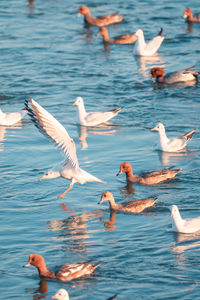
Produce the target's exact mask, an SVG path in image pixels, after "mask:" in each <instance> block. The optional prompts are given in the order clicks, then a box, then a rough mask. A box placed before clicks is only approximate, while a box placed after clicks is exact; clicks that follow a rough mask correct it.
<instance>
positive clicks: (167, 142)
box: [150, 123, 196, 152]
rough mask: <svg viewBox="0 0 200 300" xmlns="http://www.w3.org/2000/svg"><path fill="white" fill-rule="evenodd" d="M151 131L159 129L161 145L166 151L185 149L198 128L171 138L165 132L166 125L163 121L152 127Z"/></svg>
mask: <svg viewBox="0 0 200 300" xmlns="http://www.w3.org/2000/svg"><path fill="white" fill-rule="evenodd" d="M150 130H151V131H154V130H156V131H158V132H159V135H160V146H161V149H162V150H163V151H166V152H178V151H181V150H183V149H184V148H185V147H186V145H187V143H188V142H189V141H190V140H191V138H192V136H193V134H194V133H195V131H196V128H194V129H193V130H191V131H189V132H187V133H185V134H183V135H181V136H179V137H178V138H171V139H169V138H168V137H167V136H166V133H165V126H164V125H163V124H162V123H158V124H157V125H156V127H154V128H152V129H150Z"/></svg>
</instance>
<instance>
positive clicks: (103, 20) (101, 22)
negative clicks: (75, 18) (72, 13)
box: [78, 5, 124, 27]
mask: <svg viewBox="0 0 200 300" xmlns="http://www.w3.org/2000/svg"><path fill="white" fill-rule="evenodd" d="M78 13H79V15H84V21H85V23H87V24H89V25H93V26H100V27H102V26H108V25H111V24H115V23H119V22H121V21H122V20H123V18H124V17H122V16H120V15H119V14H118V13H113V14H111V15H105V16H99V17H92V16H91V14H90V9H89V8H88V7H87V6H86V5H82V6H80V7H79V10H78Z"/></svg>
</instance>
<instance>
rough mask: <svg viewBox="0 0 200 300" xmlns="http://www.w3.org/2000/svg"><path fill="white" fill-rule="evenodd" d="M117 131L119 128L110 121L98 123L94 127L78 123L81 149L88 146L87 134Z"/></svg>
mask: <svg viewBox="0 0 200 300" xmlns="http://www.w3.org/2000/svg"><path fill="white" fill-rule="evenodd" d="M118 131H119V128H118V127H117V126H116V125H113V124H112V123H109V122H107V123H104V124H100V125H98V126H96V127H86V126H81V125H78V134H79V137H78V140H79V142H80V144H81V150H85V149H87V148H88V143H87V140H86V139H87V136H88V134H96V135H97V134H99V135H114V134H115V133H116V132H118Z"/></svg>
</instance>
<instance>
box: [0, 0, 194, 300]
mask: <svg viewBox="0 0 200 300" xmlns="http://www.w3.org/2000/svg"><path fill="white" fill-rule="evenodd" d="M29 3H30V5H33V3H34V1H33V0H31V1H29ZM78 13H79V15H83V16H84V22H85V23H86V24H87V25H88V26H98V27H100V28H99V32H98V35H102V37H103V42H104V43H115V44H135V45H134V54H135V55H139V56H153V55H154V54H155V53H156V52H157V51H158V49H159V48H160V46H161V44H162V42H163V40H164V36H162V32H163V30H162V28H161V29H160V31H159V32H158V34H157V35H156V36H155V37H154V38H153V39H152V40H151V41H149V42H145V38H144V33H143V30H141V29H138V30H137V31H136V32H135V33H127V34H124V35H120V36H116V37H113V38H109V33H108V29H107V28H106V26H109V25H111V24H115V23H119V22H122V21H123V19H124V18H123V17H122V16H120V15H119V14H118V13H113V14H110V15H105V16H100V17H92V16H91V13H90V9H89V8H88V7H87V6H85V5H83V6H81V7H80V8H79V10H78ZM184 18H186V19H187V22H199V23H200V16H198V17H194V16H193V13H192V11H191V9H189V8H187V9H185V12H184ZM199 73H200V72H198V71H195V70H194V66H192V67H190V68H186V69H184V70H182V71H178V72H174V73H171V74H166V75H165V72H164V70H163V69H162V68H161V67H154V68H152V69H151V70H150V75H151V77H152V79H154V78H155V79H156V82H157V84H167V85H170V84H174V83H176V82H184V83H187V82H188V81H197V77H198V75H199ZM73 105H74V106H77V123H78V124H79V125H82V126H86V127H92V126H99V125H100V124H102V123H107V122H108V121H109V120H111V119H112V118H113V117H115V116H116V115H117V114H118V113H121V111H122V110H123V108H122V107H118V108H113V109H112V110H109V111H102V112H87V111H86V109H85V105H84V100H83V98H82V97H77V99H76V101H75V102H74V103H73ZM122 113H123V112H122ZM26 114H28V116H29V117H30V119H31V121H32V122H33V124H34V125H35V126H36V128H37V129H38V130H39V131H40V132H41V133H42V134H43V135H44V136H46V137H47V138H48V139H49V140H50V141H52V142H53V143H54V144H56V145H57V147H58V148H59V149H60V150H61V152H62V153H63V154H64V156H65V160H64V162H62V163H61V165H60V167H59V168H58V169H56V170H49V171H48V172H47V173H46V174H44V175H43V176H42V177H40V178H39V181H41V180H43V179H51V178H57V177H63V178H65V179H66V180H69V181H70V184H69V187H68V188H67V189H66V190H65V191H64V192H63V193H62V194H61V195H60V196H59V198H63V197H64V196H65V195H66V193H67V192H69V191H70V190H71V189H72V188H73V186H74V184H75V183H79V184H81V185H82V184H85V183H87V182H99V183H105V181H104V180H102V179H99V178H98V177H96V176H94V175H92V174H90V173H88V172H86V171H84V170H83V169H81V168H80V166H79V161H78V157H77V154H76V145H75V142H74V140H73V139H72V138H71V137H70V136H69V134H68V132H67V130H66V129H65V128H64V127H63V125H62V124H61V123H60V122H59V121H58V120H56V118H55V117H54V116H53V115H52V114H50V113H49V112H48V111H47V110H46V109H45V108H44V107H42V106H41V105H40V104H39V103H38V102H36V101H35V100H34V99H32V98H29V99H28V100H26V101H25V108H24V109H23V110H22V111H21V112H15V113H3V112H2V110H1V109H0V125H3V126H12V125H13V124H16V123H17V122H19V121H20V120H21V119H22V118H24V117H25V115H26ZM151 131H158V133H159V136H160V147H161V150H162V151H166V152H172V153H175V152H181V151H184V150H185V148H186V146H187V144H188V142H189V141H190V140H191V139H192V136H193V134H194V133H195V131H196V128H194V129H192V130H191V131H189V132H188V133H185V134H182V135H180V136H179V137H177V138H168V137H167V135H166V132H165V126H164V125H163V124H162V123H158V124H157V125H156V126H155V127H154V128H152V129H151ZM181 171H182V170H181V169H175V167H170V168H167V169H163V170H155V171H146V172H144V173H142V174H141V175H135V174H133V168H132V166H131V164H130V163H129V162H126V161H125V162H122V163H121V164H120V170H119V172H118V174H116V175H117V176H119V175H121V174H123V173H125V175H126V180H127V182H128V183H134V184H142V185H156V184H162V183H163V182H164V181H166V180H171V179H174V178H175V177H176V175H177V174H178V173H179V172H181ZM157 200H158V197H156V196H155V197H148V198H145V199H138V200H132V201H127V202H122V203H120V204H117V203H116V202H115V199H114V196H113V194H112V193H111V192H110V191H105V192H103V193H102V195H101V198H100V201H99V204H101V203H103V202H104V201H108V202H109V206H110V210H111V211H115V212H116V211H122V212H125V213H141V212H142V211H144V210H145V209H147V208H149V207H152V206H154V205H155V203H156V202H157ZM171 216H172V226H173V230H174V231H177V232H181V233H194V232H197V231H199V230H200V217H199V218H193V219H182V217H181V214H180V212H179V209H178V207H177V206H176V205H173V206H172V209H171ZM101 263H103V262H97V263H96V264H92V263H91V262H90V261H89V262H82V263H75V264H68V265H64V266H63V267H62V268H61V269H60V270H59V271H58V272H57V273H55V272H53V271H51V270H48V269H47V267H46V264H45V260H44V258H43V257H42V256H41V255H39V254H35V253H32V254H30V256H29V259H28V264H26V265H25V267H28V266H31V265H32V266H35V267H36V268H37V269H38V273H39V276H40V277H42V278H43V277H45V278H51V279H55V280H59V281H69V280H73V279H76V278H79V277H81V276H86V275H90V274H91V273H93V272H94V270H95V269H96V268H97V267H99V265H100V264H101ZM51 298H52V299H60V300H67V299H69V295H68V292H67V291H66V290H64V289H60V290H59V291H58V292H57V293H56V294H55V295H54V296H52V297H51Z"/></svg>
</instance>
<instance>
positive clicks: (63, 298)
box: [51, 289, 69, 300]
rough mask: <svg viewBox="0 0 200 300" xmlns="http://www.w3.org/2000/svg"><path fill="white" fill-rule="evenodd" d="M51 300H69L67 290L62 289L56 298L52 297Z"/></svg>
mask: <svg viewBox="0 0 200 300" xmlns="http://www.w3.org/2000/svg"><path fill="white" fill-rule="evenodd" d="M51 299H58V300H69V294H68V292H67V291H66V290H65V289H60V290H58V291H57V293H56V294H55V295H54V296H51Z"/></svg>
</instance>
